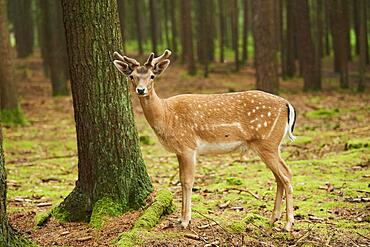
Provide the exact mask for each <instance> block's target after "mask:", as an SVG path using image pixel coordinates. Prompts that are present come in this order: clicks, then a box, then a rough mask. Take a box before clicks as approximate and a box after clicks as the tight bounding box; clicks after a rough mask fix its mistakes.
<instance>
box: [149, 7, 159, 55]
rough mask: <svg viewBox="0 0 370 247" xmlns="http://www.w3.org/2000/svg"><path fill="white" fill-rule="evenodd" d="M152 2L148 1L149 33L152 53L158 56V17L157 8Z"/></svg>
mask: <svg viewBox="0 0 370 247" xmlns="http://www.w3.org/2000/svg"><path fill="white" fill-rule="evenodd" d="M156 6H157V5H156V3H155V2H154V0H149V9H150V33H151V40H152V52H154V54H155V55H157V54H158V50H157V46H158V26H157V24H158V17H157V8H156Z"/></svg>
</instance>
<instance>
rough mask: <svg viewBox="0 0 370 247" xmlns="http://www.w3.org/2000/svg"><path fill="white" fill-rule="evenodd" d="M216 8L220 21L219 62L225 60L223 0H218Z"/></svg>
mask: <svg viewBox="0 0 370 247" xmlns="http://www.w3.org/2000/svg"><path fill="white" fill-rule="evenodd" d="M218 10H219V12H220V13H219V17H220V18H219V23H220V32H219V33H220V35H219V41H220V62H221V63H223V62H224V61H225V35H226V30H225V29H226V20H225V9H224V0H218Z"/></svg>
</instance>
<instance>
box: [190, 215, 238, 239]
mask: <svg viewBox="0 0 370 247" xmlns="http://www.w3.org/2000/svg"><path fill="white" fill-rule="evenodd" d="M193 211H194V212H195V213H198V214H200V215H201V216H203V217H204V218H206V219H209V220H211V221H213V222H214V223H216V224H217V225H218V226H219V227H221V229H222V230H223V231H225V232H227V233H229V232H228V231H227V230H226V229H225V228H223V226H221V225H220V223H218V222H217V221H215V220H214V219H212V218H211V217H208V216H207V215H205V214H203V213H201V212H199V211H197V210H193ZM231 235H232V234H231Z"/></svg>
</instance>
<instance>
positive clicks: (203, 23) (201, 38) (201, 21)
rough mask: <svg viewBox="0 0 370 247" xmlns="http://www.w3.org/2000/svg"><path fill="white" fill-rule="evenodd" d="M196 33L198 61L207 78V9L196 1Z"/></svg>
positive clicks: (204, 4) (205, 5)
mask: <svg viewBox="0 0 370 247" xmlns="http://www.w3.org/2000/svg"><path fill="white" fill-rule="evenodd" d="M196 3H197V19H198V24H197V31H198V34H197V36H198V39H197V41H198V45H197V48H198V49H197V51H198V60H199V62H200V63H201V64H202V65H203V66H204V77H207V76H208V59H209V56H208V49H209V46H208V45H209V44H208V37H207V36H208V35H209V34H208V32H207V28H208V25H207V19H208V17H209V11H210V10H209V9H208V8H207V2H206V1H197V2H196Z"/></svg>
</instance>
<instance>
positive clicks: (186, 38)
mask: <svg viewBox="0 0 370 247" xmlns="http://www.w3.org/2000/svg"><path fill="white" fill-rule="evenodd" d="M181 21H182V28H183V30H182V33H183V35H182V39H183V51H184V52H185V61H186V63H187V67H188V74H189V75H195V74H196V73H197V70H196V66H195V60H194V48H193V31H192V24H191V23H192V21H191V1H188V0H181Z"/></svg>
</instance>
